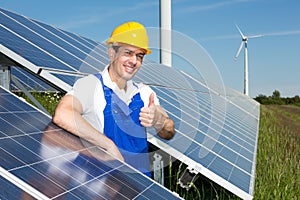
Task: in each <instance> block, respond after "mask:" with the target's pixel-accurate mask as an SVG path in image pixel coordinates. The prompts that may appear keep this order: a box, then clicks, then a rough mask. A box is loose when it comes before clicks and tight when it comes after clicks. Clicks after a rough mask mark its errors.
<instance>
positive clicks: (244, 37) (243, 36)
mask: <svg viewBox="0 0 300 200" xmlns="http://www.w3.org/2000/svg"><path fill="white" fill-rule="evenodd" d="M235 26H236V28H237V30H238V31H239V32H240V34H241V36H242V38H243V39H246V36H245V35H244V34H243V33H242V31H241V29H240V28H239V26H238V25H237V24H235Z"/></svg>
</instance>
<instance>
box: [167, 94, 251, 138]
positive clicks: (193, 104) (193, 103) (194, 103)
mask: <svg viewBox="0 0 300 200" xmlns="http://www.w3.org/2000/svg"><path fill="white" fill-rule="evenodd" d="M166 95H168V94H166ZM168 97H169V98H170V99H172V98H173V97H171V96H169V95H168ZM187 99H189V100H193V98H187ZM184 100H185V99H183V100H182V101H184ZM165 101H167V100H165ZM183 103H187V104H189V105H190V106H195V105H197V103H198V102H191V103H190V102H189V101H186V102H183ZM173 106H174V105H173ZM174 107H175V108H176V106H174ZM176 109H179V108H176ZM191 110H197V109H195V108H194V109H191ZM200 111H203V110H200ZM183 112H186V111H183ZM200 113H201V112H200ZM202 117H204V118H206V117H205V116H203V115H202ZM206 119H208V118H206ZM199 122H201V121H199ZM201 123H202V122H201ZM202 124H203V123H202ZM203 125H205V124H203ZM216 125H218V124H216ZM207 126H208V125H207ZM222 128H223V127H222ZM233 134H234V133H233ZM234 135H235V134H234ZM235 136H236V135H235ZM245 142H247V143H248V141H247V140H245Z"/></svg>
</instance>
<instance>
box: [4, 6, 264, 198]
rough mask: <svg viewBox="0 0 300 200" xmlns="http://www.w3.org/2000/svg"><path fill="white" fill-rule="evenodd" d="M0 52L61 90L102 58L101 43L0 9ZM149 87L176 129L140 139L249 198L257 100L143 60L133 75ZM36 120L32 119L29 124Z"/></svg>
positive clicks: (102, 63)
mask: <svg viewBox="0 0 300 200" xmlns="http://www.w3.org/2000/svg"><path fill="white" fill-rule="evenodd" d="M0 21H1V27H0V51H1V53H3V54H4V55H6V56H7V57H9V58H10V59H12V60H14V61H15V62H17V63H19V65H20V66H22V67H25V68H26V69H27V70H29V71H31V72H32V73H33V74H36V75H37V76H40V77H42V78H43V79H45V80H47V81H48V82H50V83H52V84H54V85H56V86H57V87H59V88H61V89H62V90H65V91H67V90H69V89H70V88H71V86H72V85H73V84H74V82H75V80H76V79H77V78H79V77H82V76H84V75H86V74H89V73H94V72H97V71H99V70H103V68H104V66H105V65H106V64H107V63H108V60H107V58H106V49H105V46H104V45H102V44H101V43H98V42H95V41H92V40H89V39H87V38H84V37H80V36H77V35H75V34H72V33H69V32H66V31H63V30H61V29H58V28H55V27H52V26H49V25H46V24H44V23H41V22H38V21H35V20H31V19H28V18H26V17H24V16H20V15H17V14H14V13H12V12H9V11H6V10H3V9H0ZM135 81H138V82H139V81H141V82H144V83H146V84H149V85H151V86H152V88H153V89H154V90H155V91H156V92H157V94H158V96H159V98H160V101H161V104H162V105H163V106H164V108H165V109H166V110H167V112H168V114H169V116H170V117H171V118H172V119H173V120H174V122H175V128H176V135H175V137H174V138H173V139H172V140H170V141H164V140H162V139H160V138H159V137H157V136H156V135H155V134H154V132H153V131H152V130H149V134H148V136H149V138H148V140H149V141H150V142H151V143H152V144H154V145H155V146H157V147H159V148H161V149H163V150H164V151H165V152H167V153H168V154H170V155H172V156H173V157H175V158H177V159H178V160H181V161H182V162H184V163H185V164H187V165H188V166H189V168H190V169H192V170H193V171H194V172H196V173H201V174H203V175H205V176H207V177H208V178H210V179H211V180H213V181H214V182H216V183H218V184H220V185H221V186H223V187H224V188H226V189H228V190H229V191H231V192H233V193H234V194H236V195H238V196H239V197H241V198H243V199H252V198H253V192H254V191H253V190H254V180H255V162H256V149H257V138H258V124H259V123H258V122H259V104H258V103H257V102H255V101H253V100H251V99H250V98H248V97H246V96H244V95H242V94H240V93H238V92H236V91H234V90H231V89H229V88H226V93H220V90H219V89H218V87H219V86H217V85H216V86H214V85H213V84H210V85H209V87H208V85H207V84H206V83H205V82H204V81H203V80H199V79H196V78H194V77H192V76H190V75H189V74H186V73H184V72H180V71H177V70H175V69H172V68H169V67H165V66H163V65H159V64H155V63H151V62H148V61H145V62H144V64H143V67H142V68H141V70H140V71H139V73H138V74H137V76H136V77H135ZM37 125H38V124H37Z"/></svg>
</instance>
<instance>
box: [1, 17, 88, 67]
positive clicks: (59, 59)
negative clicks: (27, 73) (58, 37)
mask: <svg viewBox="0 0 300 200" xmlns="http://www.w3.org/2000/svg"><path fill="white" fill-rule="evenodd" d="M4 15H5V16H7V17H8V18H10V19H11V20H13V21H15V22H16V23H18V24H19V25H21V26H23V27H24V28H26V29H28V30H29V31H31V32H32V33H33V34H35V35H37V36H39V37H40V38H41V39H43V40H46V41H47V42H49V43H51V44H53V45H54V46H55V47H57V48H58V49H61V50H62V51H64V52H66V53H67V54H69V56H70V57H74V58H76V59H78V60H79V61H81V62H82V63H86V62H85V61H84V60H82V59H80V58H79V57H77V56H76V55H74V54H72V53H70V52H68V51H67V50H65V49H64V48H62V47H61V46H60V45H58V44H56V43H54V42H53V41H51V40H49V39H48V38H46V37H45V36H43V35H41V34H39V33H37V32H36V31H34V30H32V29H31V28H29V27H27V26H25V25H24V24H22V23H20V22H19V21H17V20H15V19H14V18H12V17H10V16H8V15H6V14H4ZM13 32H14V31H13ZM14 33H15V32H14ZM16 34H17V33H16ZM17 35H19V34H17ZM19 37H21V36H20V35H19ZM22 39H24V40H26V39H25V38H22ZM26 41H27V42H28V43H30V44H32V45H34V46H35V47H37V48H39V49H40V50H42V51H43V52H45V53H47V54H48V55H50V56H51V57H53V58H54V59H57V60H58V61H60V62H62V63H63V64H65V65H66V66H68V67H69V68H70V69H73V70H74V71H78V69H76V68H73V67H72V66H71V65H70V64H69V63H66V62H65V61H63V60H62V59H61V58H58V57H56V56H54V55H52V54H51V53H50V52H48V51H47V50H44V49H42V48H40V47H39V46H38V45H36V44H34V43H33V41H29V40H26ZM86 64H88V65H89V66H90V67H92V68H94V67H93V66H91V65H90V64H89V63H86Z"/></svg>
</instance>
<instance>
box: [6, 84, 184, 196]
mask: <svg viewBox="0 0 300 200" xmlns="http://www.w3.org/2000/svg"><path fill="white" fill-rule="evenodd" d="M0 102H1V105H0V124H1V131H0V148H1V153H0V163H1V166H0V175H1V176H0V185H1V192H0V198H1V199H23V198H25V197H28V196H32V197H35V198H37V199H56V198H63V199H168V200H169V199H179V197H177V196H175V195H174V194H173V193H171V192H169V191H168V190H166V189H165V188H163V187H161V186H159V185H158V184H157V183H155V182H153V181H152V180H151V179H149V178H147V177H146V176H144V175H143V174H141V173H139V172H137V171H135V170H133V169H132V168H130V167H129V166H127V165H126V164H125V163H121V162H119V161H116V160H113V159H112V158H111V157H110V156H109V155H108V154H106V153H105V152H104V151H102V150H100V149H98V148H97V147H96V146H93V145H90V144H88V143H85V142H84V141H82V140H80V139H79V138H77V137H76V136H74V135H72V134H70V133H68V132H65V131H63V130H62V129H60V128H58V127H57V126H55V125H54V124H52V123H50V121H51V119H50V118H49V117H48V116H46V115H44V114H43V113H41V112H39V111H38V110H36V109H35V108H33V107H31V106H30V105H28V104H27V103H25V102H22V101H21V100H20V99H18V98H17V97H16V96H14V95H12V94H10V93H9V92H7V91H5V90H4V89H3V88H2V87H0ZM16 186H17V187H16Z"/></svg>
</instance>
